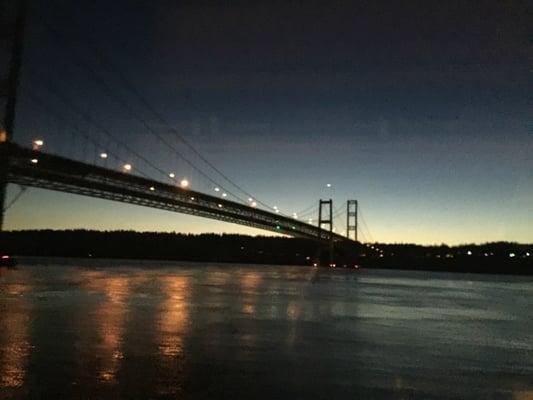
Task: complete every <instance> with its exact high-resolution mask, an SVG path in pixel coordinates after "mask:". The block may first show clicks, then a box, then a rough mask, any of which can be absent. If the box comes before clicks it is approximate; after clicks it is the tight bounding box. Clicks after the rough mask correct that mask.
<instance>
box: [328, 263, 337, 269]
mask: <svg viewBox="0 0 533 400" xmlns="http://www.w3.org/2000/svg"><path fill="white" fill-rule="evenodd" d="M336 266H337V265H336V264H329V267H330V268H335V267H336Z"/></svg>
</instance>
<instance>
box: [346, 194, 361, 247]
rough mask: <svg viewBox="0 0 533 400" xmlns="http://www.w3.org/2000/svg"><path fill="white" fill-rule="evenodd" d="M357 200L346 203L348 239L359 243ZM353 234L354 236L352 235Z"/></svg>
mask: <svg viewBox="0 0 533 400" xmlns="http://www.w3.org/2000/svg"><path fill="white" fill-rule="evenodd" d="M357 207H358V203H357V200H348V201H347V202H346V237H347V238H348V239H351V238H352V237H353V240H355V241H356V242H357ZM352 232H353V234H352Z"/></svg>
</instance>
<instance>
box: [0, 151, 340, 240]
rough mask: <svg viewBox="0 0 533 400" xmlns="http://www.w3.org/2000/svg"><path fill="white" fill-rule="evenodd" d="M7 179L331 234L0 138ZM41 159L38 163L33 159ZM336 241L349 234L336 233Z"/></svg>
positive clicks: (306, 233) (299, 232) (289, 230)
mask: <svg viewBox="0 0 533 400" xmlns="http://www.w3.org/2000/svg"><path fill="white" fill-rule="evenodd" d="M0 157H2V158H3V157H6V158H7V159H8V160H9V162H8V170H7V181H8V182H10V183H16V184H19V185H24V186H32V187H38V188H43V189H49V190H56V191H61V192H68V193H74V194H79V195H84V196H91V197H97V198H102V199H108V200H114V201H120V202H124V203H131V204H137V205H141V206H146V207H152V208H159V209H163V210H169V211H174V212H179V213H184V214H192V215H198V216H201V217H206V218H211V219H216V220H221V221H226V222H231V223H235V224H240V225H246V226H250V227H254V228H259V229H264V230H268V231H273V232H277V233H281V234H285V235H289V236H295V237H305V238H313V239H319V238H320V240H329V235H330V232H329V231H324V230H320V235H319V229H318V227H316V226H313V225H310V224H307V223H304V222H302V221H298V220H295V219H293V218H290V217H286V216H282V215H280V214H277V213H273V212H269V211H265V210H261V209H258V208H254V207H250V206H248V205H243V204H240V203H237V202H234V201H231V200H225V199H221V198H218V197H215V196H211V195H207V194H204V193H201V192H197V191H194V190H188V189H183V188H180V187H177V186H173V185H169V184H166V183H162V182H159V181H155V180H151V179H147V178H143V177H139V176H136V175H133V174H129V173H123V172H119V171H114V170H111V169H108V168H103V167H99V166H95V165H91V164H86V163H83V162H80V161H75V160H71V159H68V158H65V157H61V156H57V155H52V154H47V153H43V152H39V151H35V150H30V149H26V148H23V147H20V146H18V145H16V144H12V143H2V144H0ZM32 159H37V160H38V162H37V163H32V162H31V160H32ZM332 235H333V239H334V240H335V241H339V240H343V241H344V240H348V239H347V238H345V237H344V236H340V235H337V234H335V233H332Z"/></svg>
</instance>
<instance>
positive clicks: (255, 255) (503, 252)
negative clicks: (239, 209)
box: [0, 230, 533, 274]
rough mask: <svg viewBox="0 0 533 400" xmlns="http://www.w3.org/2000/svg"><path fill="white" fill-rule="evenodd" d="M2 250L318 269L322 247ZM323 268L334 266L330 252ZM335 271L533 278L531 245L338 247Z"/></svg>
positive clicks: (232, 240) (220, 239)
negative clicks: (368, 269)
mask: <svg viewBox="0 0 533 400" xmlns="http://www.w3.org/2000/svg"><path fill="white" fill-rule="evenodd" d="M0 250H1V251H4V252H7V253H10V254H14V255H25V256H47V257H97V258H133V259H159V260H181V261H205V262H238V263H257V264H286V265H312V264H313V263H314V262H316V261H317V256H318V255H319V245H318V243H317V242H315V241H313V240H309V239H294V238H286V237H271V236H246V235H218V234H201V235H188V234H179V233H161V232H134V231H110V232H107V231H87V230H64V231H55V230H27V231H12V232H0ZM320 254H321V256H322V258H321V263H322V264H323V265H325V264H328V262H329V255H328V246H324V245H323V246H322V251H321V253H320ZM335 263H336V264H337V267H342V266H343V265H344V264H346V265H347V266H349V267H353V265H354V264H358V265H361V266H362V267H371V268H391V269H417V270H438V271H457V272H490V273H513V274H533V245H526V244H518V243H507V242H498V243H487V244H483V245H473V244H472V245H461V246H446V245H441V246H421V245H414V244H379V243H374V244H359V243H357V244H353V243H348V244H345V245H341V244H337V245H336V247H335Z"/></svg>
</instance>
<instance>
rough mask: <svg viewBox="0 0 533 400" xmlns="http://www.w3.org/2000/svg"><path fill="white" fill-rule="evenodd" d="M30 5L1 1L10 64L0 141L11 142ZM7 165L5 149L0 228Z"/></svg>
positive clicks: (23, 0)
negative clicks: (27, 13) (27, 12)
mask: <svg viewBox="0 0 533 400" xmlns="http://www.w3.org/2000/svg"><path fill="white" fill-rule="evenodd" d="M27 6H28V1H27V0H13V1H5V2H2V3H1V4H0V26H2V27H7V29H5V30H4V31H3V32H2V33H1V35H2V36H1V37H0V40H1V41H2V42H3V43H2V45H3V46H2V48H5V49H8V52H10V53H11V54H5V55H4V54H2V55H0V59H1V60H3V62H5V63H6V64H7V65H5V66H2V70H7V71H8V72H7V76H6V77H5V79H3V78H4V77H0V82H5V85H4V84H2V86H5V87H0V102H1V106H0V107H1V108H2V110H1V112H2V114H3V115H2V121H1V122H0V123H1V124H2V125H0V143H3V142H10V141H11V139H12V137H13V128H14V126H15V110H16V106H17V91H18V84H19V75H20V66H21V64H22V53H23V48H24V28H25V25H26V11H27ZM0 62H2V61H0ZM8 165H9V154H8V152H7V151H5V152H4V151H3V152H2V154H1V158H0V230H2V228H3V226H4V212H5V209H4V207H5V199H6V189H7V168H8Z"/></svg>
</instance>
